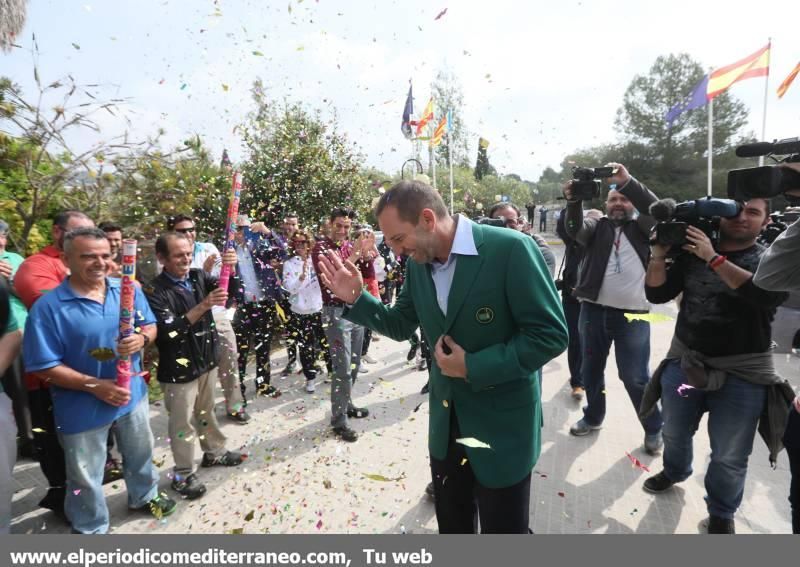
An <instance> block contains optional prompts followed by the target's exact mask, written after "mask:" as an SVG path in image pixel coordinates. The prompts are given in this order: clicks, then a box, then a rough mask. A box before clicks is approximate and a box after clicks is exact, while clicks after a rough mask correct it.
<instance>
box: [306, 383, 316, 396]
mask: <svg viewBox="0 0 800 567" xmlns="http://www.w3.org/2000/svg"><path fill="white" fill-rule="evenodd" d="M316 391H317V383H316V380H306V392H308V393H309V394H313V393H314V392H316Z"/></svg>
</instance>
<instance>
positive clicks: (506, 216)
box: [489, 202, 556, 276]
mask: <svg viewBox="0 0 800 567" xmlns="http://www.w3.org/2000/svg"><path fill="white" fill-rule="evenodd" d="M489 218H492V219H503V220H504V221H505V223H506V228H513V229H514V230H518V231H520V232H523V230H522V229H523V226H524V223H523V221H522V219H521V218H520V217H519V209H518V208H517V206H516V205H514V204H513V203H508V202H505V203H495V204H494V205H492V208H491V209H489ZM530 236H531V238H533V239H534V240H535V241H536V245H537V246H538V247H539V251H540V252H541V253H542V256H544V261H545V263H546V264H547V269H548V270H550V275H551V276H555V273H556V256H555V254H553V251H552V250H551V249H550V246H549V245H548V244H547V241H546V240H545V239H544V238H542V237H541V236H539V235H538V234H531V235H530Z"/></svg>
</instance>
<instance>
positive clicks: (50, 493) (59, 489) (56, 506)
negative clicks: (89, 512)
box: [39, 486, 70, 525]
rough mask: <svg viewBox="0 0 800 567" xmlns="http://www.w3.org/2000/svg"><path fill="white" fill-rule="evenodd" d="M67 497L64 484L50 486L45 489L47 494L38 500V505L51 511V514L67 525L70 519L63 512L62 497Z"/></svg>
mask: <svg viewBox="0 0 800 567" xmlns="http://www.w3.org/2000/svg"><path fill="white" fill-rule="evenodd" d="M66 497H67V487H66V486H51V487H50V488H48V489H47V494H45V495H44V498H42V499H41V500H40V501H39V506H40V507H41V508H45V509H47V510H50V511H52V512H53V514H55V515H56V517H58V519H60V520H62V521H63V522H64V523H66V524H67V525H69V524H70V521H69V520H68V519H67V514H66V513H65V512H64V499H65V498H66Z"/></svg>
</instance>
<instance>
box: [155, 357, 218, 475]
mask: <svg viewBox="0 0 800 567" xmlns="http://www.w3.org/2000/svg"><path fill="white" fill-rule="evenodd" d="M216 381H217V370H216V368H215V369H214V370H212V371H210V372H206V373H205V374H201V375H200V377H199V378H197V380H193V381H191V382H188V383H186V384H167V383H164V382H162V383H161V388H162V389H163V390H164V405H165V406H166V408H167V413H168V415H169V424H168V426H167V430H168V431H169V445H170V448H171V449H172V458H173V459H174V460H175V472H176V473H178V474H180V475H184V476H185V475H187V474H189V473H191V472H192V471H193V470H194V447H195V444H196V442H197V441H198V440H199V441H200V448H201V449H202V450H203V453H209V454H210V455H211V456H213V457H220V456H222V455H224V454H225V436H224V435H223V434H222V431H220V429H219V424H218V423H217V418H216V416H215V415H214V384H215V382H216Z"/></svg>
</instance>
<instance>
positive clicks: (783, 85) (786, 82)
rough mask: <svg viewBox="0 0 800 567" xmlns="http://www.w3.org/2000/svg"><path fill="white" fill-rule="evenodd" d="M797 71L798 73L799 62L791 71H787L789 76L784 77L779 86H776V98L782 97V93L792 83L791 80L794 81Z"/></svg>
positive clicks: (783, 93) (799, 70)
mask: <svg viewBox="0 0 800 567" xmlns="http://www.w3.org/2000/svg"><path fill="white" fill-rule="evenodd" d="M798 73H800V63H798V64H797V66H796V67H795V68H794V69H792V72H791V73H789V76H788V77H786V78H785V79H784V80H783V82H782V83H781V86H779V87H778V98H782V97H783V95H785V94H786V91H788V90H789V87H790V86H791V85H792V81H794V79H795V77H797V74H798Z"/></svg>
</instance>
